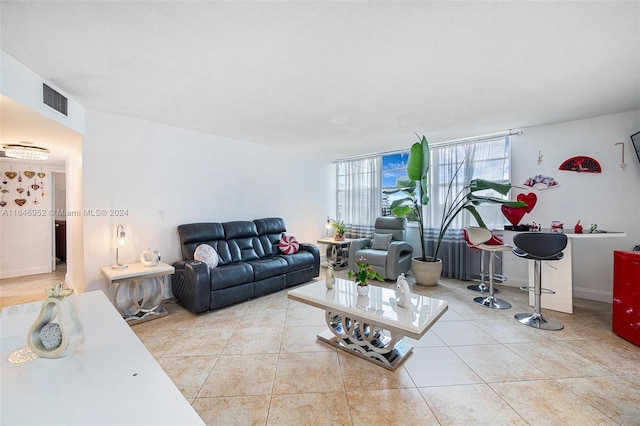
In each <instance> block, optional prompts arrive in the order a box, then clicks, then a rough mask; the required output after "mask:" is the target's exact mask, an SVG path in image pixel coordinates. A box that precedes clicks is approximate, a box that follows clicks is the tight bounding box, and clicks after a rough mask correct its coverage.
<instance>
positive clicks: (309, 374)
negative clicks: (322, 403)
mask: <svg viewBox="0 0 640 426" xmlns="http://www.w3.org/2000/svg"><path fill="white" fill-rule="evenodd" d="M314 392H344V384H343V382H342V375H341V372H340V364H339V363H338V354H337V353H336V352H305V353H281V354H280V358H279V360H278V369H277V372H276V380H275V385H274V389H273V393H274V395H281V394H294V393H314Z"/></svg>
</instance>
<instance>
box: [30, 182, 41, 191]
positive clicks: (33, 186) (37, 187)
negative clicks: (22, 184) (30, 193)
mask: <svg viewBox="0 0 640 426" xmlns="http://www.w3.org/2000/svg"><path fill="white" fill-rule="evenodd" d="M39 188H40V185H36V184H35V183H34V184H33V185H31V189H33V190H34V191H35V190H36V189H39Z"/></svg>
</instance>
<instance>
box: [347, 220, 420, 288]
mask: <svg viewBox="0 0 640 426" xmlns="http://www.w3.org/2000/svg"><path fill="white" fill-rule="evenodd" d="M406 231H407V219H405V218H400V217H379V218H377V219H376V222H375V225H374V230H373V238H358V239H355V240H353V241H351V245H350V247H349V269H351V270H352V271H354V272H356V271H357V266H356V261H357V260H358V259H360V258H361V257H364V258H365V259H367V263H368V264H370V265H371V266H372V267H373V269H374V270H375V271H377V272H378V273H379V274H380V275H382V276H383V277H384V279H386V280H395V279H396V278H398V275H400V274H401V273H406V272H407V271H409V269H411V256H412V254H413V247H412V246H411V245H410V244H409V243H407V242H406V241H405V240H406V237H407V235H406Z"/></svg>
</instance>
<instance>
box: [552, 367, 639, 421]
mask: <svg viewBox="0 0 640 426" xmlns="http://www.w3.org/2000/svg"><path fill="white" fill-rule="evenodd" d="M558 382H559V383H560V384H561V385H563V386H564V387H566V388H568V389H570V390H571V392H573V393H574V394H576V395H578V396H579V397H580V398H582V399H584V400H585V401H586V402H588V403H589V404H591V405H593V406H594V407H595V408H597V409H598V410H600V411H602V412H603V413H604V414H605V415H607V416H608V417H610V418H612V419H613V420H615V421H616V422H618V423H620V424H623V425H632V424H640V386H638V385H633V384H627V383H624V384H623V383H621V382H620V377H618V376H607V377H585V378H574V379H561V380H558Z"/></svg>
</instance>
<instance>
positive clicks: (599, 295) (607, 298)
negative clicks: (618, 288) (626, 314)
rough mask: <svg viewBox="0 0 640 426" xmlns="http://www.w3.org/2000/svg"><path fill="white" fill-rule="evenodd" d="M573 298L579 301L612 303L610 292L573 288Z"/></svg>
mask: <svg viewBox="0 0 640 426" xmlns="http://www.w3.org/2000/svg"><path fill="white" fill-rule="evenodd" d="M573 297H577V298H579V299H587V300H595V301H596V302H605V303H613V302H612V300H613V293H611V292H610V291H604V290H596V289H593V288H583V287H574V288H573Z"/></svg>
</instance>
